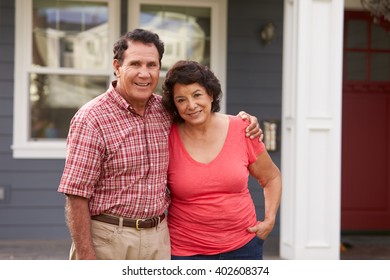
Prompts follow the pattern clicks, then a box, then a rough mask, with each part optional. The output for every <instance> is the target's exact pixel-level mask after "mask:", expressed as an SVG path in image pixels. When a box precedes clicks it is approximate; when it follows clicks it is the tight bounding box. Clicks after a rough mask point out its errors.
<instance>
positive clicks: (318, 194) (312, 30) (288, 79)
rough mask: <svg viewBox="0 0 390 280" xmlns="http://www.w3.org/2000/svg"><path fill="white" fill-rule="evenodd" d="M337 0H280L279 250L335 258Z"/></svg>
mask: <svg viewBox="0 0 390 280" xmlns="http://www.w3.org/2000/svg"><path fill="white" fill-rule="evenodd" d="M343 14H344V2H343V0H327V1H321V0H299V1H298V0H285V3H284V35H283V41H284V43H283V44H284V46H283V89H282V99H283V100H282V160H281V163H282V167H281V171H282V174H283V175H282V176H283V194H282V201H281V209H280V213H281V218H280V221H281V222H280V256H281V257H282V258H283V259H339V258H340V214H341V212H340V211H341V210H340V209H341V206H340V197H341V97H342V87H341V83H342V51H343V49H342V43H343V37H342V34H343Z"/></svg>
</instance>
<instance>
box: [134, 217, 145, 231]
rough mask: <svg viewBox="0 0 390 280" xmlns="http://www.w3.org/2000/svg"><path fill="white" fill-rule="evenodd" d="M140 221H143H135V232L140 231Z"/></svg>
mask: <svg viewBox="0 0 390 280" xmlns="http://www.w3.org/2000/svg"><path fill="white" fill-rule="evenodd" d="M142 221H144V220H143V219H137V220H136V221H135V228H136V230H141V228H140V227H139V222H142Z"/></svg>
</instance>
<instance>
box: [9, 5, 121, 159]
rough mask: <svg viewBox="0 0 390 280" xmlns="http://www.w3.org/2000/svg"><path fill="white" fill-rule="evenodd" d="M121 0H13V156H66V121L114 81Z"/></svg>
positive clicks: (67, 124)
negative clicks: (115, 46) (14, 12)
mask: <svg viewBox="0 0 390 280" xmlns="http://www.w3.org/2000/svg"><path fill="white" fill-rule="evenodd" d="M118 2H119V1H108V0H104V1H103V0H82V1H53V0H27V1H26V0H16V10H17V11H18V12H17V13H16V32H15V34H16V37H15V52H16V53H15V54H16V55H15V79H14V81H15V82H14V95H15V106H14V140H13V147H12V148H13V153H14V157H15V158H64V157H65V141H66V136H67V133H68V128H69V122H70V120H71V118H72V116H73V115H74V114H75V112H76V111H77V110H78V109H79V108H80V107H81V106H82V105H83V104H84V103H86V102H87V101H89V100H90V99H92V98H94V97H95V96H97V95H99V94H101V93H103V92H105V90H106V88H107V86H108V84H109V82H110V80H111V79H112V64H111V60H112V45H113V42H114V41H115V40H116V39H117V37H118V36H119V20H118V15H119V6H118Z"/></svg>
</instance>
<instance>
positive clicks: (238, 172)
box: [163, 61, 282, 260]
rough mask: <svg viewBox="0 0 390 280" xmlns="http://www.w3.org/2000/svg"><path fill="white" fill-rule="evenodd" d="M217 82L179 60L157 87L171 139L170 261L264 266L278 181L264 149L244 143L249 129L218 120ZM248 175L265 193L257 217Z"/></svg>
mask: <svg viewBox="0 0 390 280" xmlns="http://www.w3.org/2000/svg"><path fill="white" fill-rule="evenodd" d="M221 96H222V92H221V86H220V82H219V80H218V79H217V78H216V76H215V75H214V73H213V72H212V71H211V70H210V69H209V68H207V67H205V66H203V65H201V64H199V63H197V62H195V61H179V62H177V63H176V64H175V65H174V66H173V67H172V68H171V69H170V70H169V71H168V73H167V75H166V79H165V82H164V84H163V105H164V107H165V108H166V110H167V111H168V113H169V114H170V115H171V116H172V117H173V121H174V124H173V126H172V129H171V131H170V135H169V157H170V160H169V167H168V185H169V188H170V191H171V196H172V202H171V205H170V207H169V211H168V225H169V231H170V236H171V249H172V259H174V260H178V259H214V260H215V259H262V258H263V241H264V240H265V239H266V238H267V236H268V235H269V234H270V232H271V231H272V229H273V227H274V224H275V219H276V214H277V211H278V208H279V204H280V197H281V189H282V182H281V175H280V171H279V169H278V167H277V166H276V165H275V164H274V163H273V161H272V160H271V158H270V156H269V154H268V153H267V151H266V149H265V147H264V144H263V143H262V142H260V141H258V139H255V140H252V139H249V138H247V137H245V133H244V131H245V128H246V127H247V125H248V123H247V121H245V120H242V119H241V118H238V117H234V116H230V115H226V114H221V113H218V111H219V110H220V100H221ZM249 174H250V175H252V176H253V177H254V178H256V179H257V180H258V182H259V183H260V185H261V187H262V188H263V192H264V200H265V201H264V205H265V209H264V211H265V212H264V220H262V221H259V220H258V219H257V217H256V212H255V207H254V204H253V201H252V198H251V195H250V193H249V189H248V177H249Z"/></svg>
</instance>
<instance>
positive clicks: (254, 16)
mask: <svg viewBox="0 0 390 280" xmlns="http://www.w3.org/2000/svg"><path fill="white" fill-rule="evenodd" d="M269 22H272V23H274V24H275V26H276V37H275V39H274V41H272V42H271V43H270V44H268V45H264V44H262V42H261V40H260V29H261V27H262V26H263V25H265V24H267V23H269ZM282 37H283V0H272V1H271V0H262V1H258V0H246V1H245V5H244V4H243V1H241V0H230V1H229V3H228V48H227V57H228V60H227V92H226V93H225V95H226V98H227V99H226V102H227V113H229V114H232V115H235V114H237V113H238V112H239V111H242V110H243V111H246V112H248V113H250V114H251V115H254V116H256V117H257V118H258V120H259V122H260V123H261V122H262V121H263V120H266V119H273V120H280V119H281V107H282V105H281V96H282V93H281V92H282V51H283V46H282V44H283V41H282ZM270 155H271V157H272V159H273V160H274V162H275V164H276V165H277V166H279V167H280V150H278V151H276V152H270ZM249 185H250V190H251V194H252V197H253V200H254V202H255V205H256V209H257V215H258V217H259V218H263V209H264V205H263V202H262V201H263V194H262V190H261V188H260V187H259V184H258V183H257V182H256V181H255V180H254V179H253V178H250V180H249ZM278 233H279V217H278V221H277V223H276V226H275V229H274V231H273V232H272V235H278Z"/></svg>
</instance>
